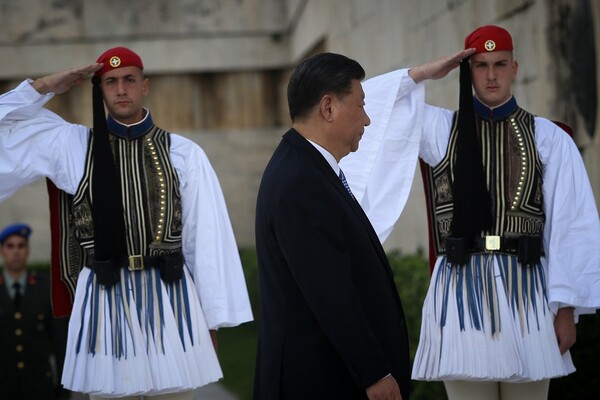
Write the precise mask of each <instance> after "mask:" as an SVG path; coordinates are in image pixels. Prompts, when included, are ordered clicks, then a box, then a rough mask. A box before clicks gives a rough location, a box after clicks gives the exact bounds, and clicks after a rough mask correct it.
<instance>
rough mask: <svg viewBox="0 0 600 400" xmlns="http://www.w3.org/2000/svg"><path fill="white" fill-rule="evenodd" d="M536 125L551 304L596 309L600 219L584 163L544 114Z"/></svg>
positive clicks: (583, 310) (598, 301) (581, 310)
mask: <svg viewBox="0 0 600 400" xmlns="http://www.w3.org/2000/svg"><path fill="white" fill-rule="evenodd" d="M535 127H536V129H535V135H536V143H537V146H538V151H539V154H540V158H541V162H542V165H543V195H544V207H545V212H546V225H545V227H544V251H545V252H546V257H545V262H546V263H547V271H548V277H547V279H548V300H549V302H550V307H551V308H552V310H553V311H555V312H556V310H557V309H558V308H560V307H564V306H573V307H575V312H576V315H579V314H587V313H593V312H595V309H597V308H600V245H599V243H600V222H599V219H598V210H597V208H596V202H595V200H594V194H593V193H592V188H591V186H590V182H589V178H588V175H587V172H586V169H585V165H584V163H583V160H582V158H581V156H580V154H579V151H578V149H577V147H576V145H575V143H574V142H573V140H572V139H571V138H570V137H569V136H568V134H567V133H565V132H564V131H563V130H562V129H560V128H559V127H558V126H556V125H555V124H553V123H552V122H550V121H548V120H547V119H544V118H536V119H535Z"/></svg>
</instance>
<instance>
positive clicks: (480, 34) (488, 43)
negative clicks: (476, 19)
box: [465, 25, 513, 53]
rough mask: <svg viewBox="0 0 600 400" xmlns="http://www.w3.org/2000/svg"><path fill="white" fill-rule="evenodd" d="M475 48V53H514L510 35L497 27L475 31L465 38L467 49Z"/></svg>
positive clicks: (487, 26) (485, 27)
mask: <svg viewBox="0 0 600 400" xmlns="http://www.w3.org/2000/svg"><path fill="white" fill-rule="evenodd" d="M470 48H475V49H477V50H476V51H475V53H488V52H490V51H505V50H506V51H512V49H513V43H512V37H511V36H510V33H508V31H507V30H506V29H504V28H500V27H499V26H496V25H486V26H482V27H479V28H477V29H475V30H474V31H473V32H471V33H470V34H469V35H468V36H467V37H466V38H465V49H470Z"/></svg>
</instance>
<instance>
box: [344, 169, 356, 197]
mask: <svg viewBox="0 0 600 400" xmlns="http://www.w3.org/2000/svg"><path fill="white" fill-rule="evenodd" d="M340 179H341V180H342V183H343V184H344V187H345V188H346V190H347V191H348V193H350V197H352V198H353V199H354V195H353V194H352V190H350V185H348V181H346V176H345V175H344V171H342V169H341V168H340ZM355 200H356V199H355Z"/></svg>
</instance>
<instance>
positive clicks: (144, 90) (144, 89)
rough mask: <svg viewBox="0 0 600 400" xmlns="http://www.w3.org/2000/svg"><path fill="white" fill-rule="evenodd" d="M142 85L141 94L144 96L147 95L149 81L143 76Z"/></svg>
mask: <svg viewBox="0 0 600 400" xmlns="http://www.w3.org/2000/svg"><path fill="white" fill-rule="evenodd" d="M142 85H143V89H142V94H143V96H144V97H146V96H147V95H148V91H149V90H150V81H148V78H144V80H143V81H142Z"/></svg>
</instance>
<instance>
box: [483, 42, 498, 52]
mask: <svg viewBox="0 0 600 400" xmlns="http://www.w3.org/2000/svg"><path fill="white" fill-rule="evenodd" d="M484 46H485V49H486V50H487V51H494V49H495V48H496V42H494V41H493V40H487V41H486V42H485V44H484Z"/></svg>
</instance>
